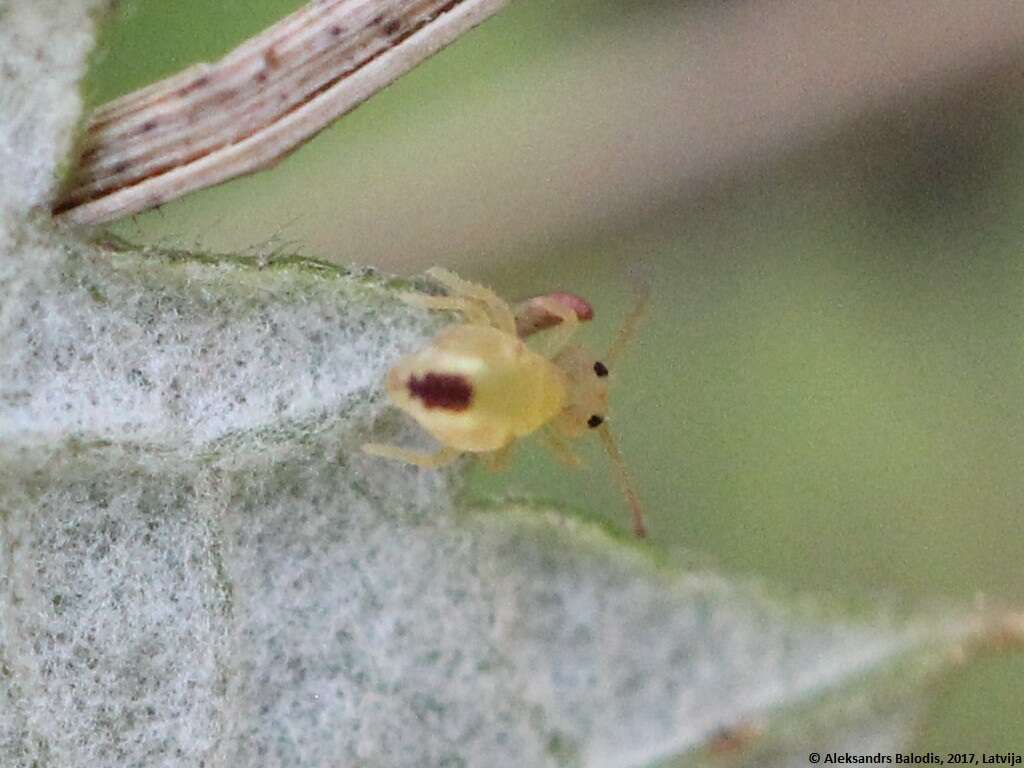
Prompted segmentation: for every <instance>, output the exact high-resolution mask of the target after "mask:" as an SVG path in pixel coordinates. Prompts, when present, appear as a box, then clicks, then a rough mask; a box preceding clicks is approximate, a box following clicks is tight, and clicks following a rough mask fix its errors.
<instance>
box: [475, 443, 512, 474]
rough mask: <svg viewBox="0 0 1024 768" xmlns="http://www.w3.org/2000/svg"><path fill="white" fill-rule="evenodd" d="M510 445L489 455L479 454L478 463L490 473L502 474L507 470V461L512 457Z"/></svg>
mask: <svg viewBox="0 0 1024 768" xmlns="http://www.w3.org/2000/svg"><path fill="white" fill-rule="evenodd" d="M512 445H513V444H512V443H509V444H508V445H506V446H505V447H504V448H499V449H498V450H496V451H491V452H490V453H481V454H480V461H482V462H483V464H484V466H485V467H487V469H488V471H490V472H504V471H505V470H506V469H507V468H508V461H509V459H510V458H511V457H512Z"/></svg>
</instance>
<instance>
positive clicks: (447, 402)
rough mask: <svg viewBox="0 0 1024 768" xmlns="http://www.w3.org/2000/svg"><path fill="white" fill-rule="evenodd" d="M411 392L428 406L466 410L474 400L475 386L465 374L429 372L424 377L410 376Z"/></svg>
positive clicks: (450, 409)
mask: <svg viewBox="0 0 1024 768" xmlns="http://www.w3.org/2000/svg"><path fill="white" fill-rule="evenodd" d="M408 387H409V394H410V395H412V396H413V397H416V398H419V399H420V400H422V401H423V405H424V407H426V408H444V409H445V410H448V411H464V410H466V409H467V408H469V405H470V403H472V402H473V387H472V385H471V384H470V383H469V382H468V381H466V378H465V377H464V376H458V375H455V374H450V373H428V374H426V375H425V376H423V378H416V377H415V376H410V377H409V383H408Z"/></svg>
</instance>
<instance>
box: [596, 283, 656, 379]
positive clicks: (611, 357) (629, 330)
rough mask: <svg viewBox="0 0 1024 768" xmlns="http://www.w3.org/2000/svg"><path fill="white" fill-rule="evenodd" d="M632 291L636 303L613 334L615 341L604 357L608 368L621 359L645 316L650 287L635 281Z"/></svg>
mask: <svg viewBox="0 0 1024 768" xmlns="http://www.w3.org/2000/svg"><path fill="white" fill-rule="evenodd" d="M634 290H635V292H636V301H635V302H634V304H633V309H631V310H630V312H629V314H628V315H626V318H625V320H623V321H622V327H621V328H619V332H618V333H616V334H615V339H614V340H613V341H612V345H611V347H609V348H608V354H607V355H605V357H604V359H605V360H606V361H607V362H608V364H609V367H614V364H615V362H616V361H617V360H618V359H619V358H620V357H622V353H623V351H624V350H625V349H626V346H627V345H628V344H629V342H630V341H631V340H632V339H633V337H634V336H635V335H636V329H637V328H639V327H640V321H641V320H643V318H644V315H646V314H647V304H648V300H649V299H650V297H651V289H650V285H649V284H648V283H647V281H646V280H642V281H641V280H637V281H636V282H635V283H634Z"/></svg>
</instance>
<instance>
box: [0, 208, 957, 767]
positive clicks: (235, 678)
mask: <svg viewBox="0 0 1024 768" xmlns="http://www.w3.org/2000/svg"><path fill="white" fill-rule="evenodd" d="M18 243H19V245H18V248H17V249H16V252H12V253H11V254H8V256H9V257H10V260H12V261H13V260H18V261H19V264H20V269H18V270H17V271H18V273H19V274H20V275H21V280H20V282H19V289H18V291H17V292H16V293H12V292H11V291H10V286H4V290H5V296H6V301H5V313H4V323H3V325H2V326H0V372H2V373H0V381H2V382H3V384H2V386H3V389H2V392H0V440H2V444H3V448H2V452H0V466H2V470H0V472H2V476H0V480H2V482H0V489H2V490H0V515H2V517H0V522H2V527H0V538H2V542H3V546H2V547H0V559H2V562H0V573H2V574H4V575H3V577H2V578H0V588H2V596H0V604H2V605H3V612H2V614H0V615H2V616H3V619H2V623H0V642H2V665H3V666H2V669H3V670H4V671H5V674H4V675H3V676H2V678H0V683H2V691H3V692H2V693H0V696H2V697H3V699H4V702H5V706H4V707H3V708H2V712H3V713H4V714H3V715H2V716H0V720H2V722H0V733H3V734H4V738H2V739H0V756H2V758H3V760H2V762H3V764H12V765H21V764H25V765H28V764H31V763H32V761H33V760H36V761H38V762H39V764H41V765H46V764H47V762H46V761H47V760H49V761H50V763H49V764H52V765H60V766H69V767H71V766H79V765H81V766H86V765H95V764H96V759H97V756H98V755H103V756H107V758H109V759H110V760H111V761H112V762H111V764H114V765H135V764H139V765H141V764H144V765H161V766H163V765H166V766H192V765H199V764H201V762H202V761H206V764H207V765H209V764H214V765H218V764H223V765H252V764H260V765H267V766H331V765H338V764H346V765H347V764H359V765H387V766H404V765H408V766H418V765H537V766H543V765H588V766H633V765H643V764H645V763H648V762H651V761H654V760H658V759H665V758H667V757H668V756H670V755H679V754H683V753H686V752H687V751H689V750H692V749H697V748H700V747H703V746H707V745H708V744H710V743H714V741H715V739H717V738H719V737H720V732H721V729H723V728H730V727H736V726H738V725H742V724H743V723H747V722H749V721H750V720H751V719H754V720H761V719H764V718H768V719H769V721H771V719H772V718H773V717H774V716H775V715H777V714H778V713H782V712H786V711H788V710H789V709H792V708H794V707H798V706H801V705H804V704H806V703H807V702H808V701H812V700H814V699H815V698H816V697H820V696H823V695H825V694H828V695H830V696H837V697H839V698H840V699H843V698H844V697H845V694H844V692H845V691H846V690H847V688H848V687H849V689H850V690H851V691H857V690H859V689H860V688H862V687H863V685H864V682H863V681H864V676H865V675H867V674H869V673H880V672H882V671H885V670H890V669H891V670H904V671H903V672H901V673H900V674H901V675H902V677H901V679H904V680H920V679H921V674H922V671H923V670H927V669H929V668H931V666H932V665H933V664H935V663H937V662H938V661H939V660H940V659H941V654H940V653H939V651H941V650H943V649H946V648H948V647H950V646H952V645H954V644H955V643H957V642H959V638H960V637H961V636H962V635H963V634H964V633H966V632H967V625H966V624H965V623H955V622H950V623H948V624H945V625H940V624H939V623H937V622H927V623H920V624H915V625H905V624H897V623H893V622H867V621H853V620H841V619H837V618H834V617H833V618H828V617H824V616H822V615H820V614H818V613H816V612H814V611H813V610H810V609H806V608H795V607H792V606H789V607H787V606H785V605H783V604H781V603H780V602H779V601H777V600H774V599H770V598H768V597H766V596H764V595H763V594H761V592H760V590H758V589H757V588H754V587H751V586H749V585H744V584H734V583H730V582H729V581H728V580H727V579H723V578H721V577H718V576H715V575H714V574H709V573H704V572H682V571H678V570H676V569H673V568H670V567H668V566H658V565H657V564H656V563H655V562H654V560H652V556H651V555H650V554H649V553H648V552H647V551H646V550H645V549H644V548H643V547H639V546H638V545H636V544H635V543H633V542H632V541H630V540H628V539H626V540H620V539H618V538H615V537H613V536H610V535H608V534H607V533H605V532H603V531H601V530H599V529H595V528H593V527H591V526H588V525H584V524H580V523H573V522H571V520H570V519H567V518H566V517H564V516H563V515H561V514H559V513H557V512H554V511H550V510H536V509H529V508H523V507H506V508H500V509H494V510H489V511H486V512H480V511H477V512H473V511H469V510H466V509H462V505H460V504H459V503H457V501H456V497H457V491H458V488H459V482H458V479H459V477H460V474H459V473H458V472H456V473H453V474H441V473H434V472H422V471H419V470H413V469H410V468H408V467H405V466H401V465H396V464H394V463H392V462H387V461H383V460H379V459H374V458H371V457H369V456H366V455H364V454H363V453H362V452H361V451H360V449H359V446H360V444H361V443H362V442H363V441H364V440H366V439H368V438H369V437H370V436H371V433H374V434H373V437H374V439H386V440H395V441H398V442H403V443H405V442H410V441H414V440H415V439H416V437H415V435H416V431H415V430H412V429H408V428H407V426H408V425H407V423H406V420H404V419H403V418H401V417H399V416H398V415H396V414H395V413H394V412H393V410H392V409H390V408H389V407H388V405H387V403H386V400H385V398H384V397H383V396H382V393H381V388H380V382H381V380H382V378H383V375H384V373H385V371H386V369H387V367H388V365H389V363H390V361H391V360H393V359H394V358H395V357H396V356H397V355H399V354H401V353H402V352H404V351H406V350H408V349H411V348H413V347H415V346H418V345H421V344H423V343H425V342H426V341H427V339H428V338H429V335H430V334H431V333H432V332H433V331H434V330H435V329H436V327H437V324H438V322H440V320H438V319H437V318H432V317H428V316H425V315H424V314H423V313H420V312H417V311H413V310H411V309H409V308H407V307H405V306H404V305H402V304H400V303H399V302H397V301H395V300H394V298H393V297H392V296H391V290H392V289H391V288H390V287H389V285H388V284H386V283H384V282H382V281H380V280H379V279H377V278H374V277H372V276H369V275H349V274H346V273H344V272H343V271H341V270H339V269H337V268H335V267H330V266H326V265H321V264H319V263H317V262H312V261H309V260H303V259H296V258H289V259H281V260H277V261H272V262H271V263H269V264H267V265H264V266H262V267H261V266H259V265H257V264H252V263H247V262H245V261H243V260H239V259H213V258H202V259H200V258H195V257H188V256H184V255H175V254H162V253H158V252H153V251H151V252H147V253H145V254H139V253H134V252H131V251H112V250H98V249H95V248H91V247H88V246H85V245H82V244H76V243H71V242H64V241H61V240H59V239H58V237H57V236H56V235H53V234H52V233H50V234H48V233H46V231H45V230H42V229H36V228H33V227H31V226H28V227H26V228H25V229H24V231H22V232H21V233H20V236H19V238H18ZM906 670H913V673H912V674H911V673H910V672H907V671H906ZM881 679H887V678H885V677H884V676H883V677H882V678H881ZM2 750H6V752H4V751H2Z"/></svg>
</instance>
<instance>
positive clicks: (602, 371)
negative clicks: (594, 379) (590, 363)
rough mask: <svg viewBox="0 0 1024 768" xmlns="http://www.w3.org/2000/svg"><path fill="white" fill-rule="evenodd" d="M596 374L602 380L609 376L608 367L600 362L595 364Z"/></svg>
mask: <svg viewBox="0 0 1024 768" xmlns="http://www.w3.org/2000/svg"><path fill="white" fill-rule="evenodd" d="M594 373H596V374H597V375H598V376H600V377H601V378H602V379H603V378H604V377H605V376H607V375H608V366H607V365H605V364H604V363H602V362H601V361H600V360H598V361H597V362H596V363H594Z"/></svg>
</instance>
